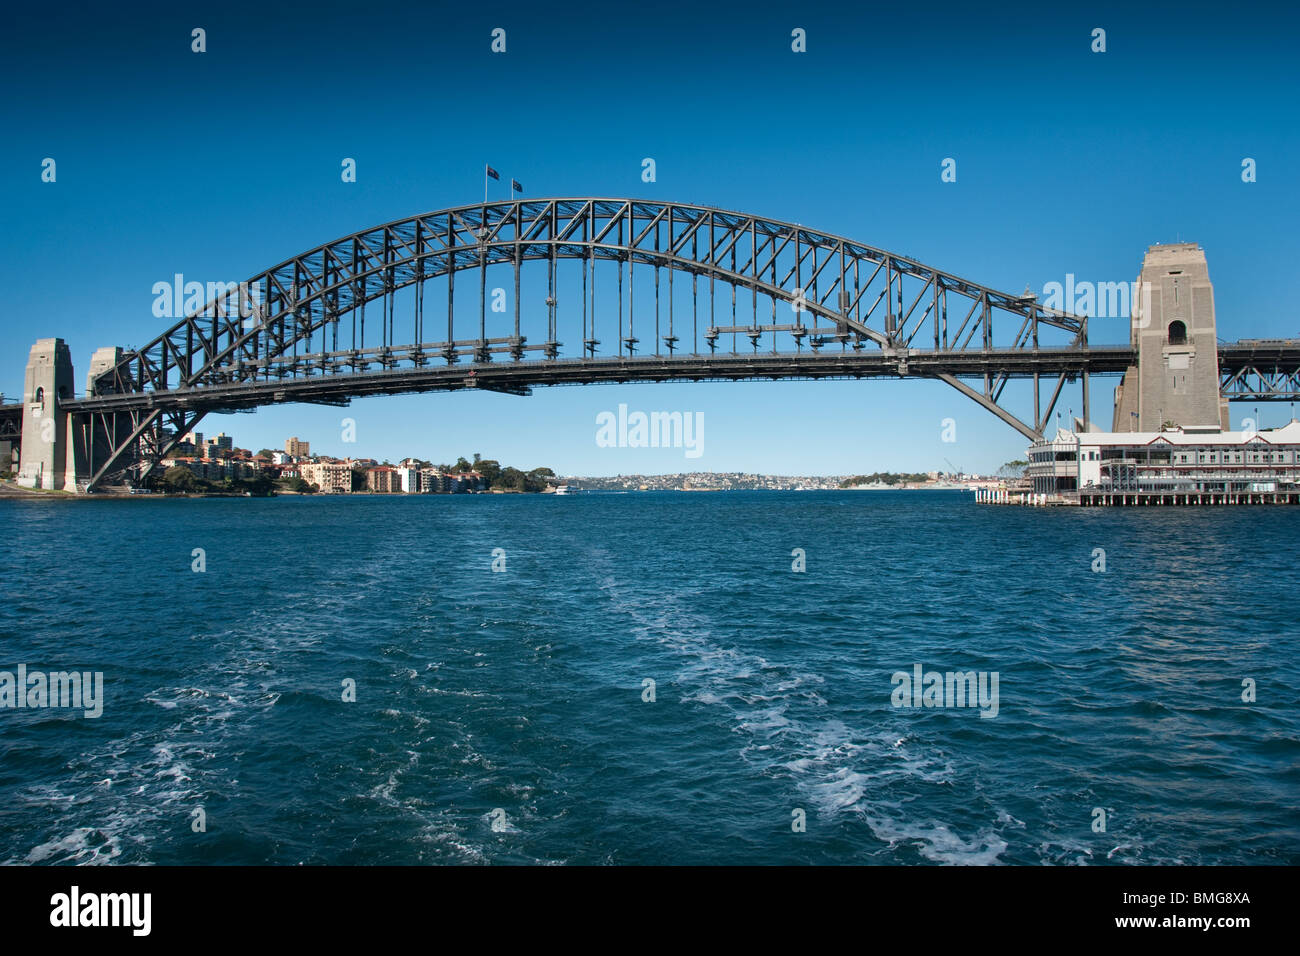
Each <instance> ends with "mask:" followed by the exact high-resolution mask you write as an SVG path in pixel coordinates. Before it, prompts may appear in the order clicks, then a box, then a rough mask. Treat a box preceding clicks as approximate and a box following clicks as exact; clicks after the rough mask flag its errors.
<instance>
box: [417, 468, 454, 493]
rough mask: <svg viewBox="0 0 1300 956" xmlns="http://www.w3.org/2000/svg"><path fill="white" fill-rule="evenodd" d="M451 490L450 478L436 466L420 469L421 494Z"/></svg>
mask: <svg viewBox="0 0 1300 956" xmlns="http://www.w3.org/2000/svg"><path fill="white" fill-rule="evenodd" d="M450 490H451V480H450V479H449V478H448V476H447V475H444V474H443V473H442V472H440V471H439V470H438V469H437V468H421V469H420V491H421V493H423V494H426V495H429V494H442V493H443V492H447V491H450Z"/></svg>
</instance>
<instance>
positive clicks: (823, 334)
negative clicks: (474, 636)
mask: <svg viewBox="0 0 1300 956" xmlns="http://www.w3.org/2000/svg"><path fill="white" fill-rule="evenodd" d="M457 286H459V292H460V295H459V297H458V296H457ZM205 291H206V292H207V293H210V294H208V295H207V296H206V298H204V299H203V300H202V304H198V303H196V304H195V306H194V307H193V308H192V309H191V310H190V311H188V312H187V313H186V314H185V315H183V316H182V317H180V318H179V319H178V320H177V321H175V322H174V324H172V325H171V326H170V327H169V328H167V329H166V330H165V331H163V332H162V333H161V334H159V335H158V336H157V337H156V338H154V339H153V340H151V341H150V342H149V343H147V344H146V345H144V346H143V347H141V348H138V349H133V350H130V351H125V350H123V349H121V348H116V347H111V348H103V349H100V350H98V351H97V352H96V353H95V355H94V357H93V359H92V362H91V369H90V374H89V376H88V380H87V390H86V394H85V395H84V396H82V397H77V396H76V395H75V394H74V392H73V389H72V368H71V360H70V357H68V356H66V352H67V349H66V346H65V345H63V344H62V341H61V340H57V339H45V340H42V341H41V342H38V343H37V346H36V347H35V348H34V349H33V353H32V361H31V363H29V366H28V382H27V388H26V391H25V395H24V404H23V405H21V406H7V407H0V434H3V429H4V428H9V429H10V430H11V431H14V430H20V431H21V433H22V436H23V441H22V444H23V445H24V457H23V471H24V474H25V475H26V479H25V480H27V481H35V482H36V483H38V484H40V485H41V486H43V487H68V488H73V487H75V488H76V489H77V490H80V491H91V490H96V489H98V488H101V487H104V486H106V485H109V484H121V483H131V484H134V483H139V482H141V481H143V480H145V479H146V478H147V477H148V476H149V474H150V472H151V471H152V470H153V469H154V468H155V467H156V465H157V464H158V462H159V461H161V460H162V459H163V458H164V457H166V455H167V454H168V453H169V452H170V451H171V450H172V449H173V448H174V447H175V445H176V444H177V442H178V441H179V440H180V438H181V437H182V436H183V435H185V434H186V433H187V432H189V431H191V430H192V429H193V428H194V427H195V425H196V424H197V423H198V422H199V420H200V419H202V418H203V416H204V415H207V414H210V413H214V412H228V411H237V410H245V409H253V408H256V407H259V406H262V405H268V404H275V403H281V402H307V403H324V404H335V405H345V404H347V403H348V402H349V401H350V400H351V399H353V398H357V397H361V396H366V395H375V394H396V393H402V392H420V391H445V390H454V389H468V388H478V389H486V390H492V391H500V392H506V393H509V394H514V395H527V394H529V393H530V391H531V389H532V388H534V387H537V386H543V385H565V384H569V385H583V384H595V383H614V382H636V381H736V380H742V379H773V380H776V379H851V378H859V379H860V378H898V377H919V378H931V379H938V380H940V381H943V382H946V383H947V384H948V385H950V386H952V387H953V388H955V389H957V390H958V391H960V392H961V393H962V394H964V395H966V396H967V397H968V398H970V399H972V400H974V401H975V402H977V403H979V404H980V405H981V406H982V407H984V408H985V409H987V410H988V411H990V412H991V413H993V414H995V415H997V416H998V417H999V418H1000V419H1001V420H1002V421H1004V422H1005V423H1007V424H1008V425H1009V426H1011V427H1013V428H1015V429H1016V430H1017V431H1019V432H1020V433H1021V434H1022V435H1024V436H1025V437H1026V438H1028V439H1030V440H1034V439H1036V438H1039V437H1041V436H1042V434H1043V431H1044V429H1045V427H1046V425H1047V423H1048V421H1049V419H1050V418H1051V415H1052V413H1053V411H1054V409H1055V408H1056V405H1057V403H1058V401H1059V399H1060V396H1061V394H1062V390H1063V388H1064V387H1065V386H1066V384H1067V383H1071V382H1076V381H1077V382H1079V383H1080V385H1081V390H1082V403H1081V404H1082V411H1083V420H1084V421H1090V420H1091V419H1090V410H1089V397H1088V388H1089V379H1090V376H1092V375H1094V374H1118V373H1124V372H1126V370H1129V369H1132V368H1133V367H1134V366H1135V364H1136V363H1137V361H1138V348H1137V347H1136V346H1135V345H1134V344H1133V343H1131V342H1130V343H1123V344H1115V345H1096V344H1093V343H1091V342H1089V339H1088V318H1087V317H1086V316H1078V315H1072V314H1069V313H1066V312H1062V311H1058V310H1053V309H1048V308H1045V307H1044V306H1043V305H1041V304H1040V303H1039V302H1038V300H1037V298H1036V297H1035V296H1033V295H1031V294H1028V293H1025V294H1021V295H1015V294H1011V293H1006V292H1000V291H998V290H995V289H992V288H989V287H987V286H984V285H981V284H979V283H976V282H973V281H971V280H968V279H964V278H961V277H958V276H955V275H952V274H950V273H947V272H944V271H942V270H939V269H936V268H934V267H932V266H928V265H925V264H923V263H921V262H919V261H917V260H916V259H913V258H911V257H908V256H904V255H900V254H898V253H893V252H889V251H886V250H884V249H879V248H876V247H873V246H868V245H864V244H862V243H860V242H856V241H854V240H851V239H848V238H845V237H842V236H836V235H832V234H829V233H824V232H819V231H817V230H814V229H809V228H807V227H804V226H803V225H800V224H797V223H789V222H779V221H775V220H770V219H763V218H759V217H757V216H752V215H747V214H744V213H739V212H731V211H726V210H722V209H715V208H711V207H707V206H699V205H691V204H681V203H669V202H657V201H648V200H633V199H598V198H576V199H530V200H523V199H520V200H513V201H508V202H495V203H493V202H489V203H477V204H474V205H468V206H460V207H456V208H452V209H445V210H442V211H438V212H432V213H426V214H422V215H418V216H413V217H410V218H408V219H402V220H398V221H395V222H390V223H386V224H384V225H381V226H376V227H374V228H371V229H367V230H364V231H362V232H358V233H354V234H352V235H349V236H345V237H343V238H341V239H337V240H335V241H333V242H330V243H327V244H325V245H322V246H318V247H316V248H315V249H312V250H310V251H307V252H304V253H302V254H301V255H298V256H295V257H293V258H291V259H287V260H285V261H284V262H281V263H280V264H278V265H276V266H274V267H272V268H271V269H268V270H267V271H265V272H262V273H260V274H258V275H256V276H254V277H252V278H251V279H249V280H248V281H246V282H241V283H211V284H209V285H208V286H207V287H206V289H205ZM367 319H368V320H369V322H368V323H367ZM444 323H445V324H444ZM60 349H62V351H61V352H60ZM1218 362H1219V365H1218V368H1219V376H1220V379H1221V380H1220V383H1219V384H1220V388H1221V391H1222V394H1223V395H1224V396H1225V397H1229V398H1233V399H1251V400H1257V401H1270V400H1282V399H1294V398H1295V397H1296V395H1297V394H1298V393H1300V341H1295V340H1281V341H1272V340H1265V341H1260V340H1247V341H1243V342H1240V343H1235V344H1230V345H1229V344H1219V345H1218ZM1013 379H1017V380H1025V381H1026V382H1028V383H1031V389H1030V391H1031V393H1032V417H1031V418H1029V419H1028V420H1025V419H1022V418H1021V417H1020V416H1019V415H1017V414H1015V413H1013V411H1011V410H1010V409H1009V407H1008V404H1009V403H1008V399H1009V398H1010V395H1009V394H1004V393H1005V390H1006V388H1007V385H1008V383H1009V382H1011V381H1012V380H1013ZM24 409H31V414H30V416H28V417H27V418H23V417H22V416H23V415H24ZM46 421H49V422H50V423H51V424H48V425H47V424H44V423H45V422H46ZM20 422H21V424H20ZM38 425H39V426H40V428H39V429H38ZM41 429H43V431H42V430H41ZM38 435H39V436H40V437H39V438H38V437H37V436H38ZM37 445H39V446H40V447H39V448H38V452H39V456H38V454H34V453H32V451H31V448H32V447H36V446H37ZM38 457H39V461H38ZM37 471H39V472H40V475H39V476H38V475H37V474H36V472H37ZM20 480H24V479H23V478H20Z"/></svg>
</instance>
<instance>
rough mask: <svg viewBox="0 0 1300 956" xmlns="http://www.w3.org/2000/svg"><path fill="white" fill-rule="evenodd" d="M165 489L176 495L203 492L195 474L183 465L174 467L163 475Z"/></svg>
mask: <svg viewBox="0 0 1300 956" xmlns="http://www.w3.org/2000/svg"><path fill="white" fill-rule="evenodd" d="M163 488H164V489H165V490H166V491H170V492H172V493H174V494H185V493H190V492H195V491H201V490H202V484H201V483H200V482H199V479H198V477H197V476H196V475H195V474H194V472H192V471H190V470H189V469H188V468H185V467H182V466H181V465H172V467H170V468H168V469H167V471H166V472H165V473H164V474H163Z"/></svg>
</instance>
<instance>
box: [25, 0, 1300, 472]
mask: <svg viewBox="0 0 1300 956" xmlns="http://www.w3.org/2000/svg"><path fill="white" fill-rule="evenodd" d="M285 6H288V5H285ZM1271 6H1272V5H1263V6H1261V7H1254V6H1252V7H1251V8H1249V11H1248V12H1247V11H1246V9H1245V8H1242V7H1240V6H1231V5H1219V6H1218V9H1217V10H1216V9H1215V7H1214V6H1211V5H1205V6H1197V5H1195V4H1187V3H1179V4H1176V5H1168V6H1162V7H1159V8H1156V9H1147V10H1141V9H1136V8H1134V7H1131V6H1130V5H1128V4H1098V3H1088V4H1065V5H1057V4H1038V5H1035V6H1033V7H1029V6H1026V7H1024V8H1022V9H1017V8H1016V7H1015V6H1014V5H1012V6H1008V5H1005V4H996V5H993V4H979V5H972V6H969V7H967V8H965V9H953V10H952V11H950V12H943V10H942V9H941V8H940V9H935V8H933V7H930V6H929V5H917V6H915V7H913V8H911V9H901V10H900V9H889V8H886V7H881V6H880V5H875V4H834V5H821V4H811V3H808V4H768V3H763V2H757V3H736V4H698V3H694V4H664V3H655V4H648V5H638V4H610V3H599V4H588V5H568V6H565V7H563V8H560V7H559V6H557V5H553V4H535V3H530V4H492V5H486V4H484V5H474V4H470V5H451V6H448V5H441V4H440V5H434V4H430V3H419V4H415V3H412V4H409V5H398V4H389V3H384V2H369V3H354V2H347V3H314V4H311V5H306V6H297V5H295V8H296V10H295V12H292V13H290V12H284V11H279V10H276V9H274V8H273V5H270V4H240V3H209V4H187V3H165V4H163V3H160V4H130V5H113V4H99V3H95V4H60V5H58V6H57V8H56V9H51V7H50V5H33V4H26V5H21V6H19V7H17V8H14V9H12V10H10V11H7V12H6V17H7V18H8V19H10V20H11V23H10V25H9V26H8V28H7V29H6V30H5V33H4V36H3V37H0V71H2V73H3V78H4V80H3V82H4V95H3V97H0V129H3V137H4V148H3V150H2V151H0V224H2V225H3V230H2V232H0V243H3V256H0V270H2V273H0V275H2V276H3V280H4V290H5V296H4V303H3V306H2V308H3V312H2V313H0V316H2V317H0V341H2V344H3V350H2V351H0V390H3V391H4V392H5V393H6V394H9V395H16V394H18V393H19V392H20V391H21V387H22V374H23V367H24V365H25V362H26V356H27V352H28V349H29V348H30V346H31V344H32V342H33V341H34V340H35V339H37V338H39V337H44V336H52V335H57V336H61V337H62V338H64V339H65V340H67V341H68V343H69V345H70V347H71V349H72V355H73V360H74V362H75V364H76V373H77V383H78V390H79V391H80V390H81V389H82V388H84V381H85V373H86V368H87V366H88V363H89V357H90V354H91V352H92V351H93V350H94V349H95V348H96V347H98V346H102V345H123V346H129V345H139V344H143V343H144V342H146V341H148V340H149V339H150V338H152V337H153V336H154V335H156V334H157V333H158V332H160V331H161V330H162V328H163V327H164V325H165V324H166V320H160V319H157V318H155V317H154V316H153V314H152V304H153V294H152V292H151V289H152V287H153V284H154V283H155V282H158V281H163V280H169V279H170V277H171V276H172V275H173V274H174V273H177V272H180V273H183V274H185V275H186V276H190V277H196V278H202V279H221V280H239V279H244V278H247V277H249V276H252V275H254V274H256V273H258V272H260V271H262V270H263V269H265V268H267V267H269V266H271V265H273V264H275V263H277V262H280V261H282V260H284V259H286V258H289V257H290V256H292V255H294V254H296V253H299V252H302V251H305V250H307V249H309V248H311V247H313V246H316V245H318V244H320V243H322V242H325V241H327V240H330V239H333V238H336V237H338V236H341V235H345V234H348V233H351V232H354V231H356V230H358V229H361V228H364V227H367V226H371V225H374V224H378V223H381V222H384V221H387V220H391V219H396V218H400V217H404V216H407V215H411V214H414V213H417V212H423V211H430V210H435V209H441V208H444V207H447V206H453V205H458V204H461V203H465V202H473V201H474V200H475V199H476V198H478V197H481V195H482V169H483V164H484V163H485V162H489V163H491V164H492V165H493V166H494V167H496V168H497V169H499V170H500V171H501V173H502V174H503V176H504V177H515V178H517V179H519V180H520V181H521V182H522V183H523V184H524V186H525V187H526V195H528V196H534V197H541V196H581V195H604V196H633V197H645V198H655V199H667V200H678V201H694V202H701V203H707V204H712V205H718V206H723V207H726V208H731V209H740V210H744V211H746V212H753V213H756V214H759V215H763V216H767V217H771V218H775V219H786V220H792V221H797V222H800V223H803V224H805V225H807V226H810V227H814V228H817V229H821V230H825V231H827V232H832V233H839V234H843V235H847V236H850V237H853V238H855V239H858V240H860V241H863V242H866V243H870V244H872V245H876V246H880V247H883V248H886V249H891V250H894V251H897V252H899V253H902V254H906V255H910V256H914V257H916V258H919V259H921V260H922V261H924V262H928V263H931V264H933V265H935V266H938V267H939V268H942V269H944V270H946V271H948V272H952V273H955V274H957V275H960V276H964V277H967V278H970V279H973V280H975V281H978V282H981V283H984V284H986V285H991V286H994V287H997V288H1001V289H1006V290H1010V291H1020V290H1022V289H1024V288H1025V287H1026V286H1029V287H1031V288H1033V289H1035V290H1042V288H1043V287H1044V285H1045V284H1046V283H1048V282H1053V281H1056V282H1062V281H1064V278H1065V275H1066V273H1074V274H1075V276H1076V277H1078V278H1079V279H1081V280H1088V281H1094V282H1100V281H1107V282H1110V281H1131V280H1132V279H1133V278H1134V277H1135V276H1136V274H1137V271H1138V268H1139V266H1140V263H1141V259H1142V254H1143V252H1144V250H1145V249H1146V247H1147V246H1148V245H1150V244H1152V243H1155V242H1165V241H1174V240H1176V239H1181V240H1183V241H1188V240H1195V241H1198V242H1200V243H1201V244H1202V245H1203V246H1204V248H1205V250H1206V254H1207V256H1208V259H1209V264H1210V275H1211V279H1212V280H1213V281H1214V283H1215V292H1216V306H1217V312H1218V322H1219V334H1220V337H1222V338H1225V339H1235V338H1239V337H1247V336H1259V337H1263V336H1294V335H1297V334H1300V317H1298V316H1297V315H1296V312H1295V307H1294V297H1293V295H1292V294H1291V289H1290V282H1291V280H1292V277H1293V276H1294V275H1295V272H1296V264H1297V262H1300V237H1297V234H1296V230H1295V227H1294V224H1295V222H1296V218H1297V216H1296V213H1297V211H1298V210H1297V206H1298V203H1297V191H1296V176H1297V172H1296V169H1295V161H1296V157H1297V155H1300V134H1297V132H1296V124H1295V102H1294V98H1295V93H1296V90H1297V89H1300V84H1298V83H1297V80H1298V79H1300V76H1298V75H1297V74H1298V73H1300V67H1298V66H1297V62H1300V58H1297V57H1296V56H1295V54H1294V50H1295V49H1296V44H1297V40H1298V39H1300V37H1298V36H1297V33H1298V31H1297V25H1298V23H1300V19H1298V15H1297V14H1296V13H1294V12H1287V11H1282V10H1280V9H1270V7H1271ZM1173 11H1176V12H1173ZM194 27H203V28H204V29H205V30H206V31H207V47H208V49H207V52H206V53H204V54H201V55H199V54H194V53H192V52H191V51H190V44H191V39H190V31H191V29H192V28H194ZM494 27H503V28H505V29H506V31H507V53H506V54H504V55H496V54H493V53H491V52H490V50H489V43H490V32H491V30H492V29H493V28H494ZM795 27H802V28H803V29H805V30H806V31H807V37H808V41H807V42H808V52H807V53H804V54H795V53H793V52H791V49H790V42H791V41H790V33H791V30H792V29H793V28H795ZM1094 27H1102V28H1104V29H1105V30H1106V31H1107V38H1106V39H1107V52H1105V53H1104V54H1096V53H1093V52H1091V49H1090V45H1091V31H1092V30H1093V28H1094ZM647 156H648V157H653V158H654V159H655V161H656V164H657V176H658V178H657V182H655V183H643V182H642V181H641V175H640V174H641V160H642V159H643V158H644V157H647ZM45 157H53V158H54V159H55V160H56V162H57V164H58V165H57V174H58V179H57V182H56V183H53V184H47V183H42V182H41V178H40V173H41V161H42V159H43V158H45ZM343 157H354V158H355V159H356V160H357V164H358V181H357V182H356V183H355V184H344V183H342V182H341V181H340V176H339V170H340V162H341V160H342V158H343ZM945 157H953V158H955V159H956V160H957V163H958V167H957V170H958V180H957V182H956V183H955V184H945V183H941V182H940V177H939V172H940V162H941V160H942V159H943V158H945ZM1244 157H1251V158H1253V159H1255V160H1256V162H1257V164H1258V181H1257V182H1255V183H1251V184H1246V183H1243V182H1242V181H1241V162H1242V159H1243V158H1244ZM498 195H504V191H500V192H499V193H498ZM1108 333H1109V334H1108ZM1092 338H1093V340H1094V341H1098V342H1103V341H1112V342H1124V341H1126V340H1127V327H1126V324H1125V322H1124V320H1109V322H1107V321H1106V320H1098V321H1097V322H1095V323H1094V324H1093V326H1092ZM1114 383H1115V379H1102V380H1097V381H1094V386H1093V407H1094V419H1095V420H1099V421H1101V422H1102V423H1103V424H1108V423H1109V416H1110V412H1109V408H1110V401H1111V390H1112V388H1113V385H1114ZM1016 388H1017V386H1016V385H1015V384H1014V383H1013V385H1012V386H1010V389H1009V394H1010V393H1011V392H1010V390H1013V389H1016ZM1015 394H1016V395H1018V396H1019V399H1018V400H1019V401H1020V402H1021V404H1020V406H1019V409H1018V410H1019V411H1020V412H1021V413H1022V414H1023V417H1028V415H1029V412H1028V409H1029V401H1030V399H1029V392H1028V386H1027V385H1026V386H1022V387H1021V388H1020V390H1019V391H1018V392H1015ZM620 402H626V403H627V404H628V405H629V406H630V408H632V409H642V410H646V411H651V410H658V409H663V410H680V411H692V412H694V411H699V412H703V413H704V418H705V444H704V455H703V456H702V457H701V458H698V459H689V460H688V459H686V458H685V457H684V456H683V454H682V452H681V451H680V450H665V451H655V450H644V449H606V448H598V447H597V446H596V444H595V431H596V428H595V418H596V415H597V413H598V412H600V411H602V410H607V409H608V410H614V409H616V408H617V406H618V404H619V403H620ZM1060 407H1061V409H1062V412H1063V414H1064V412H1065V411H1066V410H1067V409H1070V408H1073V410H1074V411H1075V412H1076V413H1077V412H1078V411H1079V410H1080V402H1079V399H1078V392H1077V390H1075V391H1073V392H1070V393H1068V394H1067V395H1066V396H1065V397H1064V398H1063V399H1062V402H1061V406H1060ZM1261 411H1263V412H1264V415H1263V417H1264V421H1265V423H1266V424H1273V423H1274V422H1275V421H1277V422H1280V421H1281V420H1284V419H1285V418H1286V417H1287V415H1288V413H1289V411H1290V410H1289V407H1288V406H1287V405H1274V406H1270V407H1268V408H1262V409H1261ZM1248 413H1249V412H1248V410H1246V409H1237V408H1234V411H1233V416H1234V420H1235V419H1236V418H1239V417H1240V416H1241V415H1243V414H1248ZM343 417H351V418H354V419H355V420H356V422H357V439H358V440H357V443H356V444H355V445H345V444H343V443H342V441H341V440H340V420H341V419H342V418H343ZM949 417H951V418H953V419H955V420H956V423H957V441H956V442H955V443H951V444H945V443H943V442H941V440H940V432H941V424H940V423H941V421H942V420H943V419H944V418H949ZM201 429H202V430H203V431H205V432H208V433H215V432H217V431H220V430H224V431H226V432H229V433H231V434H233V435H234V437H235V443H236V444H237V445H239V446H244V447H251V448H253V449H257V448H259V447H262V446H276V447H279V446H281V445H282V444H283V441H284V439H285V437H287V436H289V435H297V436H299V437H301V438H303V439H308V440H310V441H311V442H312V446H313V450H318V451H321V452H325V453H336V454H346V453H356V454H368V455H372V456H374V457H378V458H385V457H387V458H390V459H397V458H399V457H401V456H404V455H408V454H409V455H415V456H418V457H424V458H431V459H434V460H445V459H449V460H454V458H455V457H456V456H457V455H460V454H465V455H469V454H471V453H473V452H475V451H479V452H482V453H483V454H484V455H485V456H488V457H495V458H499V459H501V460H502V461H503V462H507V463H512V464H517V465H521V466H525V467H532V466H536V465H541V464H547V465H550V466H552V467H554V468H556V469H557V470H558V471H560V472H562V473H568V474H614V473H620V472H622V473H630V472H666V471H681V470H688V469H689V470H696V469H708V470H717V471H723V470H750V471H765V472H773V473H787V474H789V473H801V474H803V473H822V474H831V473H846V472H869V471H874V470H884V469H894V470H909V471H910V470H929V469H936V468H937V469H945V468H946V467H947V465H946V464H945V461H951V462H952V463H953V464H954V465H956V466H958V467H960V468H962V469H965V470H986V471H987V470H991V469H993V468H996V467H997V466H998V465H999V464H1000V463H1002V462H1004V461H1006V460H1008V459H1010V458H1016V457H1022V456H1023V452H1024V445H1025V442H1024V441H1023V439H1022V438H1021V437H1020V436H1019V435H1018V434H1017V433H1016V432H1014V431H1013V430H1011V429H1010V428H1008V427H1007V426H1006V425H1004V424H1002V423H1001V422H999V421H998V420H997V419H995V418H994V417H993V416H992V415H990V414H988V413H987V412H985V411H983V410H982V409H981V408H979V407H978V406H977V405H975V404H974V403H972V402H970V401H969V400H967V399H965V398H963V397H962V396H960V395H959V394H958V393H956V392H955V391H953V390H951V389H949V388H948V387H947V386H946V385H943V384H942V383H938V382H926V381H906V382H899V381H882V382H834V383H828V382H822V383H800V382H790V383H757V382H755V383H741V384H661V385H645V386H601V387H588V388H553V389H539V390H537V391H536V392H535V393H534V395H533V396H532V397H530V398H513V397H508V396H502V395H492V394H465V393H459V394H431V395H414V396H410V395H408V396H400V397H383V398H373V399H366V400H362V401H357V402H354V403H353V405H352V406H351V408H349V409H336V408H319V407H309V406H279V407H272V408H266V409H262V410H260V411H258V412H257V413H256V414H254V415H239V416H225V417H215V416H213V417H209V418H207V419H205V420H204V422H203V423H202V425H201Z"/></svg>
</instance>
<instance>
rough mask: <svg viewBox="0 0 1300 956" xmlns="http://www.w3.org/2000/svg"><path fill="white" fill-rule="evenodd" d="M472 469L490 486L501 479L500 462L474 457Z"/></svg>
mask: <svg viewBox="0 0 1300 956" xmlns="http://www.w3.org/2000/svg"><path fill="white" fill-rule="evenodd" d="M474 458H475V461H474V469H475V470H476V471H477V472H478V473H479V474H481V475H482V476H483V480H484V481H486V482H487V483H488V485H489V487H490V486H492V485H494V484H496V483H497V481H498V480H499V479H500V478H501V462H499V461H497V460H496V459H494V458H479V456H478V455H475V456H474Z"/></svg>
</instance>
